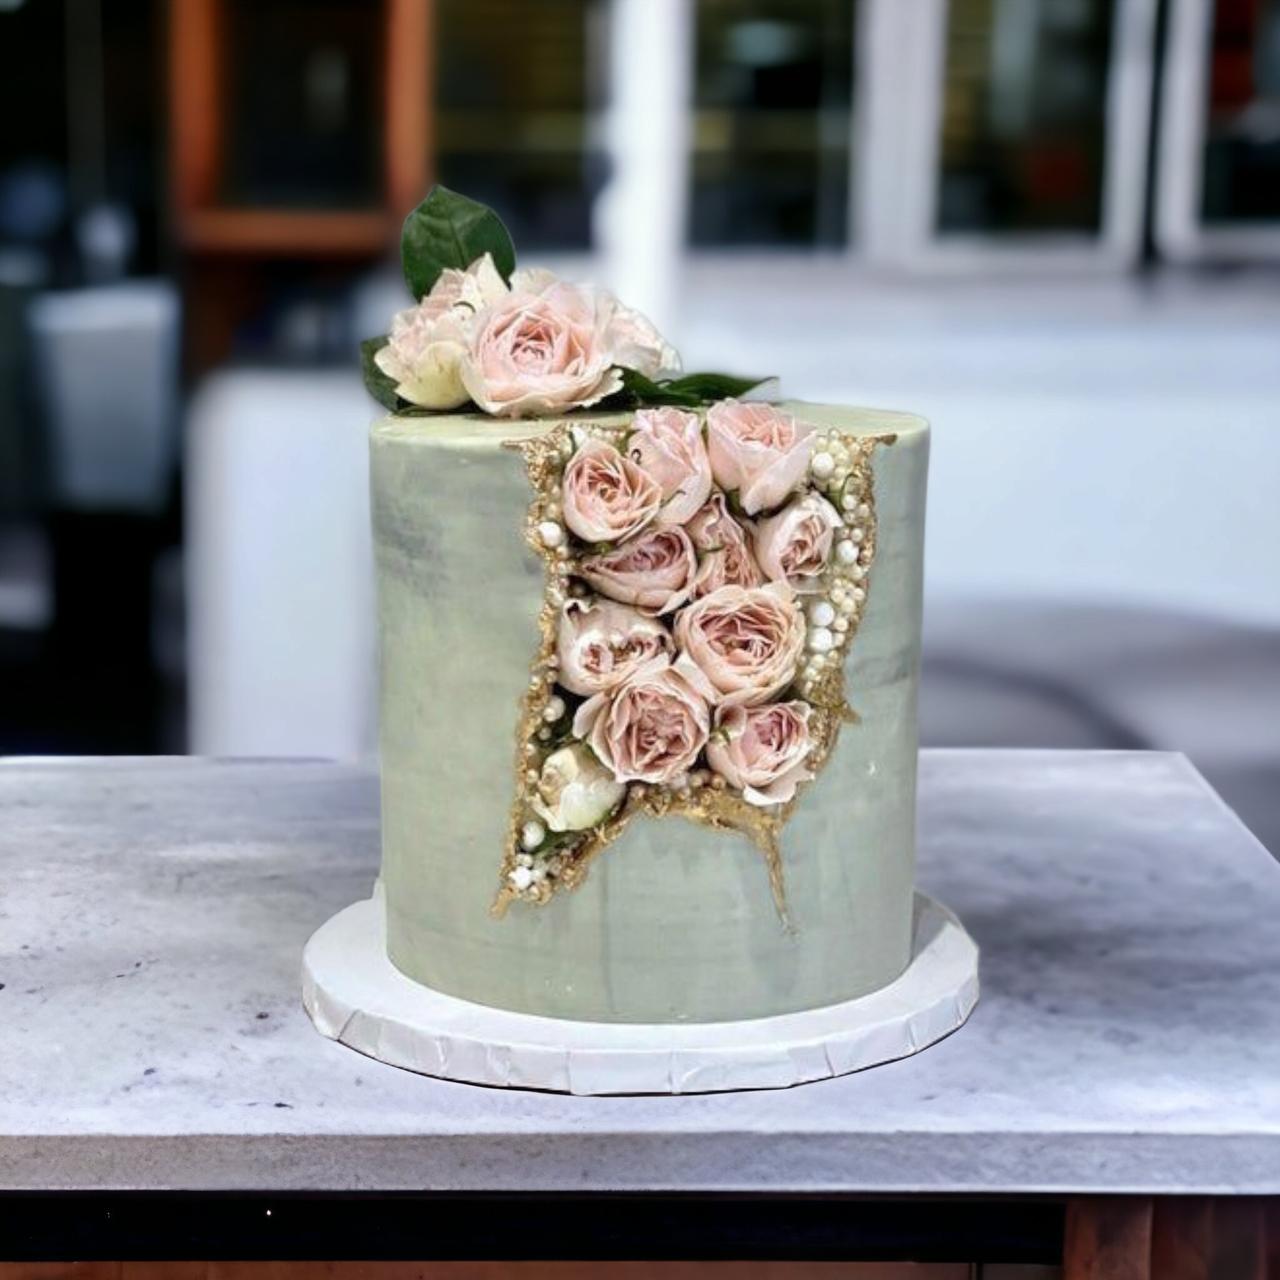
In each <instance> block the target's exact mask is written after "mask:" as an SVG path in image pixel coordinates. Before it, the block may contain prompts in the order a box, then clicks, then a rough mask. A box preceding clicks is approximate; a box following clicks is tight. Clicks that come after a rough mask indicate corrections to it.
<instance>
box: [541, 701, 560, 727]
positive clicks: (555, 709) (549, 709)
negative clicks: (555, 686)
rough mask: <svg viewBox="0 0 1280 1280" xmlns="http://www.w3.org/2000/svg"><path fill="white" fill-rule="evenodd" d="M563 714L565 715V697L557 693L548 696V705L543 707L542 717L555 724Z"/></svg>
mask: <svg viewBox="0 0 1280 1280" xmlns="http://www.w3.org/2000/svg"><path fill="white" fill-rule="evenodd" d="M562 715H564V699H563V698H561V697H558V696H556V695H553V696H552V697H550V698H548V699H547V705H546V706H545V707H543V708H542V718H543V719H544V720H545V721H546V722H547V723H548V724H554V723H555V722H556V721H557V720H559V719H560V717H561V716H562Z"/></svg>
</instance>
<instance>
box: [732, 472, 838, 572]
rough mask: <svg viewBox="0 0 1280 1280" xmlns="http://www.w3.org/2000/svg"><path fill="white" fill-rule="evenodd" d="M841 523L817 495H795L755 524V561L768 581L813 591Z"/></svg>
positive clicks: (834, 510)
mask: <svg viewBox="0 0 1280 1280" xmlns="http://www.w3.org/2000/svg"><path fill="white" fill-rule="evenodd" d="M842 524H844V521H843V520H841V519H840V515H839V513H838V512H837V511H836V509H835V507H833V506H832V505H831V503H829V502H828V501H827V500H826V498H824V497H822V496H821V495H819V494H816V493H810V494H807V495H806V496H805V497H803V498H797V499H796V500H795V501H794V502H792V503H791V504H790V505H789V506H786V507H783V509H782V510H781V511H779V512H778V514H777V515H773V516H769V517H767V518H766V519H764V520H761V521H760V522H759V523H758V524H757V525H756V529H755V539H754V541H755V550H756V560H757V561H758V562H759V564H760V568H761V569H763V570H764V572H765V574H766V576H767V577H768V578H769V579H770V580H771V581H773V582H789V583H790V584H791V585H792V587H794V588H795V590H797V591H813V590H816V589H817V586H818V583H817V581H816V580H817V578H819V577H820V576H821V574H822V571H823V570H824V569H825V568H826V567H827V560H828V559H829V558H830V556H831V540H832V537H833V536H834V532H835V530H836V529H838V528H840V526H841V525H842Z"/></svg>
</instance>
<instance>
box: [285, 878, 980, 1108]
mask: <svg viewBox="0 0 1280 1280" xmlns="http://www.w3.org/2000/svg"><path fill="white" fill-rule="evenodd" d="M302 1001H303V1004H304V1005H305V1006H306V1010H307V1012H308V1013H309V1014H310V1015H311V1020H312V1021H313V1022H314V1023H315V1025H316V1028H317V1029H318V1030H319V1031H320V1032H321V1033H322V1034H323V1035H326V1036H328V1037H329V1038H330V1039H331V1040H337V1041H339V1042H340V1043H341V1044H345V1045H348V1046H350V1047H351V1048H352V1049H356V1050H358V1051H359V1052H360V1053H364V1054H368V1055H369V1056H370V1057H372V1058H378V1059H380V1060H381V1061H382V1062H388V1063H390V1064H391V1065H392V1066H396V1067H404V1068H405V1069H406V1070H409V1071H417V1072H420V1073H422V1074H424V1075H431V1076H440V1077H443V1078H444V1079H446V1080H462V1081H467V1082H469V1083H472V1084H485V1085H497V1086H501V1087H507V1088H522V1089H550V1090H554V1091H557V1092H560V1093H577V1094H604V1093H714V1092H718V1091H721V1090H729V1089H785V1088H787V1087H789V1086H790V1085H795V1084H803V1083H805V1082H806V1081H809V1080H823V1079H826V1078H828V1077H830V1076H839V1075H845V1074H847V1073H848V1072H851V1071H861V1070H862V1069H863V1068H865V1067H872V1066H875V1065H877V1064H878V1063H882V1062H892V1061H893V1060H895V1059H897V1058H905V1057H907V1056H909V1055H910V1054H913V1053H918V1052H919V1051H920V1050H921V1049H924V1048H927V1047H928V1046H929V1045H931V1044H934V1043H935V1042H936V1041H938V1040H941V1039H942V1038H943V1037H944V1036H946V1035H949V1034H950V1033H951V1032H952V1031H954V1030H955V1029H956V1028H957V1027H959V1026H961V1025H963V1023H964V1021H965V1019H967V1018H968V1016H969V1014H970V1013H971V1012H972V1010H973V1007H974V1005H975V1004H976V1003H977V1001H978V948H977V945H976V944H975V943H974V941H973V939H972V938H970V937H969V935H968V934H967V933H966V932H965V930H964V928H963V926H962V925H961V924H960V922H959V921H958V920H957V919H956V918H955V916H953V915H952V914H951V912H950V911H948V910H947V909H946V907H943V906H941V905H940V904H939V903H937V902H934V901H933V899H932V898H929V897H926V896H925V895H924V894H920V893H917V894H916V908H915V936H914V939H913V943H912V957H911V962H910V964H908V966H907V968H906V970H905V971H904V972H903V974H902V975H901V977H899V978H898V979H897V980H896V981H894V982H891V983H890V984H889V985H888V986H887V987H881V988H880V990H879V991H874V992H871V993H870V994H869V995H865V996H861V997H859V998H858V999H856V1000H848V1001H845V1002H844V1003H842V1004H834V1005H827V1006H825V1007H823V1008H819V1009H806V1010H804V1011H802V1012H800V1013H788V1014H782V1015H779V1016H777V1017H772V1018H755V1019H751V1020H749V1021H743V1022H704V1023H662V1024H654V1023H621V1022H570V1021H567V1020H564V1019H561V1018H540V1017H536V1016H534V1015H532V1014H524V1013H511V1012H508V1011H506V1010H503V1009H494V1008H490V1007H488V1006H486V1005H479V1004H473V1003H471V1002H470V1001H468V1000H459V999H457V998H456V997H454V996H447V995H444V994H442V993H441V992H438V991H433V990H432V989H431V988H430V987H424V986H422V985H421V984H420V983H417V982H414V981H413V980H412V979H411V978H407V977H405V975H404V974H402V973H401V972H400V971H399V970H398V969H397V968H396V967H395V966H394V965H393V964H392V963H391V961H390V960H388V959H387V949H386V929H385V917H384V911H383V904H382V901H381V899H380V898H378V897H374V898H370V899H368V900H367V901H365V902H357V903H355V904H354V905H353V906H350V907H348V908H347V909H346V910H345V911H340V912H339V913H338V914H337V915H336V916H334V917H333V918H332V919H331V920H329V921H328V922H327V923H325V924H323V925H321V927H320V928H319V929H318V930H317V931H316V932H315V934H314V935H313V936H312V938H311V940H310V941H309V942H308V943H307V946H306V950H305V951H304V952H303V957H302Z"/></svg>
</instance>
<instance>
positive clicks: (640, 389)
mask: <svg viewBox="0 0 1280 1280" xmlns="http://www.w3.org/2000/svg"><path fill="white" fill-rule="evenodd" d="M622 390H623V392H624V393H625V394H626V395H627V396H628V397H629V398H630V400H631V401H632V402H633V403H635V404H676V405H683V406H685V407H686V408H688V407H693V406H696V405H697V404H698V403H700V402H699V400H698V397H697V396H696V395H692V394H691V393H689V392H682V391H670V390H668V388H667V384H666V383H664V382H654V381H653V379H652V378H646V377H645V376H644V374H643V373H639V372H638V371H637V370H635V369H623V370H622Z"/></svg>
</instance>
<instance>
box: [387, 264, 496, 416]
mask: <svg viewBox="0 0 1280 1280" xmlns="http://www.w3.org/2000/svg"><path fill="white" fill-rule="evenodd" d="M506 295H507V286H506V285H505V284H504V283H503V280H502V277H501V276H500V275H499V274H498V269H497V268H496V267H495V266H494V265H493V259H492V258H491V257H490V256H489V254H487V253H486V254H485V255H484V257H482V258H477V259H476V261H475V262H473V263H472V264H471V265H470V266H469V267H468V268H467V269H466V270H465V271H457V270H454V269H453V268H451V267H450V268H446V269H445V270H444V271H442V272H441V273H440V278H439V279H438V280H437V281H436V282H435V284H434V285H432V287H431V291H430V293H428V294H426V295H425V296H424V297H423V299H422V301H421V302H419V303H418V304H417V305H416V306H412V307H409V308H407V309H406V310H404V311H401V312H399V313H397V315H396V316H395V318H394V319H393V320H392V322H391V333H390V335H389V336H388V339H387V344H386V346H384V347H383V348H382V349H381V350H380V351H379V352H378V353H377V354H376V355H375V356H374V358H373V362H374V364H376V365H377V366H378V368H379V369H381V370H382V372H383V373H385V374H386V375H387V377H389V378H392V379H394V380H395V384H396V394H397V395H398V396H399V397H400V398H401V399H402V400H407V401H408V402H409V403H410V404H416V405H420V406H421V407H422V408H424V409H456V408H458V407H459V406H460V405H463V404H465V403H466V402H467V400H468V398H469V397H468V393H467V389H466V387H465V386H463V383H462V370H461V366H462V360H463V358H464V356H465V355H466V352H467V347H468V344H469V343H470V341H471V335H472V332H473V331H474V328H475V323H476V316H477V315H478V314H479V313H480V312H481V311H483V310H484V309H485V308H486V307H488V306H490V305H492V304H493V303H495V302H497V301H499V300H500V299H502V298H504V297H506Z"/></svg>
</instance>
